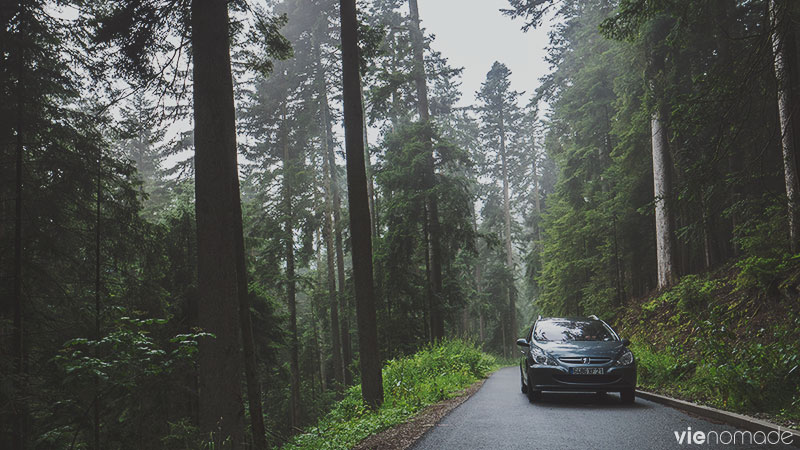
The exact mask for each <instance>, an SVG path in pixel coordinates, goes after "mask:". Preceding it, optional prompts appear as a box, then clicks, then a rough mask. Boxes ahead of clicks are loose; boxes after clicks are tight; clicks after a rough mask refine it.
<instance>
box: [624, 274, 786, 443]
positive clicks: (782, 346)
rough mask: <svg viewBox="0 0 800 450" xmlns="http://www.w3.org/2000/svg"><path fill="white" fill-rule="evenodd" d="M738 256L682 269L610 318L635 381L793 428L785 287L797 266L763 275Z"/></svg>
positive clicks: (657, 389) (688, 398)
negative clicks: (673, 281) (693, 270)
mask: <svg viewBox="0 0 800 450" xmlns="http://www.w3.org/2000/svg"><path fill="white" fill-rule="evenodd" d="M748 262H749V261H748ZM791 262H792V263H794V261H791ZM744 264H745V263H742V262H739V263H738V264H736V265H735V266H733V267H728V268H727V269H726V270H722V271H720V272H717V273H715V274H709V275H706V276H698V275H688V276H685V277H683V278H682V279H681V281H680V283H678V284H677V285H676V286H674V287H673V288H672V289H670V290H668V291H666V292H663V293H661V294H660V295H658V296H655V297H652V298H650V299H646V300H645V301H643V302H642V303H641V304H639V305H634V306H632V307H630V308H628V310H627V312H625V313H624V315H623V316H621V317H618V318H617V322H618V323H619V324H621V325H622V324H624V325H623V326H621V327H620V328H621V331H622V333H623V334H624V335H625V336H626V337H629V338H630V339H631V341H633V344H632V349H633V351H634V354H635V355H636V357H637V360H638V367H639V371H638V372H639V373H638V375H639V380H638V383H639V386H640V387H642V388H644V389H648V390H652V391H655V392H660V393H663V394H667V395H670V396H673V397H677V398H682V399H686V400H689V401H693V402H697V403H702V404H706V405H709V406H713V407H716V408H721V409H726V410H730V411H735V412H741V413H748V414H754V415H757V416H761V417H765V418H768V419H771V420H774V421H777V422H780V423H781V424H783V425H785V426H790V427H793V428H800V427H799V425H800V302H798V299H797V298H796V296H795V295H794V294H793V293H792V290H791V289H788V287H789V283H791V284H792V287H793V285H794V283H795V282H796V280H797V274H796V273H795V272H791V273H790V271H787V272H786V273H785V278H784V280H790V281H789V282H786V281H784V282H780V281H776V280H775V275H774V274H772V275H771V276H772V277H773V278H772V279H770V280H768V281H764V280H763V279H762V278H763V277H761V278H758V277H756V276H754V275H753V274H754V273H756V274H758V273H761V271H759V270H757V268H752V267H749V266H745V265H744ZM759 264H760V262H759ZM786 265H787V266H789V264H788V263H786ZM789 267H791V268H796V266H789ZM779 289H781V290H783V292H780V291H778V290H779ZM770 291H771V292H770ZM776 291H778V292H777V293H776Z"/></svg>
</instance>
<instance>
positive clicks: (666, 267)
mask: <svg viewBox="0 0 800 450" xmlns="http://www.w3.org/2000/svg"><path fill="white" fill-rule="evenodd" d="M650 126H651V133H652V145H653V191H654V194H655V206H656V208H655V209H656V261H657V267H658V288H659V289H666V288H668V287H670V286H672V285H673V284H674V283H675V265H676V258H675V232H674V229H673V228H674V224H675V218H674V213H673V207H672V180H671V172H672V158H671V157H670V153H669V140H668V139H667V130H666V128H665V127H664V120H663V111H662V108H661V107H660V106H659V107H657V108H656V109H655V110H654V111H653V115H652V117H651V120H650Z"/></svg>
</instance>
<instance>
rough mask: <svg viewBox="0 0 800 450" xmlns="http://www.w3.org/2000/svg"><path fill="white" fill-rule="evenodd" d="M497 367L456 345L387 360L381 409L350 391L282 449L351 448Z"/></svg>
mask: <svg viewBox="0 0 800 450" xmlns="http://www.w3.org/2000/svg"><path fill="white" fill-rule="evenodd" d="M496 367H498V364H497V360H496V359H495V358H494V357H493V356H490V355H487V354H485V353H483V352H481V351H480V350H479V349H478V348H477V347H476V346H475V345H474V344H471V343H468V342H464V341H460V340H448V341H444V342H442V343H439V344H437V345H432V346H428V347H426V348H424V349H422V350H420V351H419V352H417V353H415V354H414V355H411V356H408V357H405V358H400V359H394V360H391V361H389V362H387V363H386V365H385V366H384V368H383V395H384V403H383V405H382V406H381V407H380V408H379V409H378V410H377V411H370V410H369V409H368V408H367V407H366V406H365V405H364V404H363V403H362V401H361V387H360V386H358V385H357V386H353V387H351V388H349V389H348V390H347V391H346V393H345V396H344V398H343V399H342V400H341V401H340V402H339V403H338V404H337V405H336V406H335V407H334V408H333V410H331V411H330V412H329V413H328V414H327V415H325V416H324V417H323V418H322V419H320V421H319V422H318V423H317V425H315V426H312V427H310V428H307V429H306V430H305V433H303V434H300V435H298V436H295V437H294V438H293V439H292V440H291V441H289V442H288V443H287V444H286V445H284V446H283V447H282V448H283V449H285V450H289V449H292V450H301V449H303V450H304V449H347V448H351V447H353V446H355V445H356V444H358V442H360V441H361V440H363V439H364V438H366V437H368V436H371V435H373V434H375V433H378V432H380V431H381V430H384V429H386V428H389V427H391V426H394V425H397V424H399V423H403V422H405V421H407V420H408V419H409V418H411V417H412V416H413V415H414V414H415V413H417V412H419V411H420V410H421V409H423V408H424V407H426V406H428V405H431V404H433V403H436V402H439V401H441V400H444V399H446V398H449V397H452V396H453V395H455V394H456V393H457V392H458V391H460V390H462V389H464V388H466V387H468V386H469V385H471V384H472V383H474V382H475V381H477V380H479V379H482V378H485V377H486V376H487V374H488V373H489V372H490V371H491V370H493V369H494V368H496Z"/></svg>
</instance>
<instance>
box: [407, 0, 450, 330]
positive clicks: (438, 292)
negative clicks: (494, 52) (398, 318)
mask: <svg viewBox="0 0 800 450" xmlns="http://www.w3.org/2000/svg"><path fill="white" fill-rule="evenodd" d="M408 8H409V11H410V12H411V42H412V45H413V50H414V82H415V84H416V88H417V112H418V113H419V120H420V122H421V123H423V124H425V125H428V126H430V111H429V107H428V85H427V81H426V76H425V58H424V45H425V43H424V38H423V36H422V30H421V29H420V25H419V7H418V5H417V0H408ZM429 139H430V137H428V141H427V142H425V150H424V151H425V153H426V154H425V158H426V163H425V186H424V188H425V190H426V191H427V195H426V203H427V206H428V215H427V220H428V231H429V233H430V252H431V274H430V283H431V301H430V304H431V338H432V339H433V340H434V341H437V340H440V339H442V338H444V311H443V307H442V304H441V303H442V246H441V225H440V224H439V202H438V199H437V197H436V192H435V190H436V173H435V169H434V160H433V143H432V142H430V140H429Z"/></svg>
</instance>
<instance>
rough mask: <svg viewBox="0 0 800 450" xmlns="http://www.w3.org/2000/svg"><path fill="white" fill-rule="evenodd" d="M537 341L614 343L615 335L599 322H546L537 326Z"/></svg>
mask: <svg viewBox="0 0 800 450" xmlns="http://www.w3.org/2000/svg"><path fill="white" fill-rule="evenodd" d="M533 338H534V339H535V340H537V341H613V340H615V337H614V335H613V334H612V333H611V330H609V329H608V328H607V327H606V326H605V325H604V324H603V322H600V321H599V320H545V321H539V322H537V324H536V329H535V330H534V332H533Z"/></svg>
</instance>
